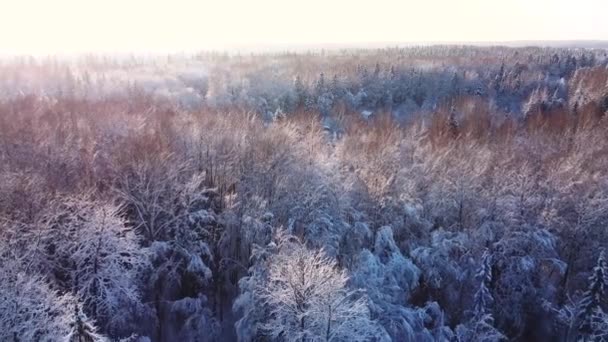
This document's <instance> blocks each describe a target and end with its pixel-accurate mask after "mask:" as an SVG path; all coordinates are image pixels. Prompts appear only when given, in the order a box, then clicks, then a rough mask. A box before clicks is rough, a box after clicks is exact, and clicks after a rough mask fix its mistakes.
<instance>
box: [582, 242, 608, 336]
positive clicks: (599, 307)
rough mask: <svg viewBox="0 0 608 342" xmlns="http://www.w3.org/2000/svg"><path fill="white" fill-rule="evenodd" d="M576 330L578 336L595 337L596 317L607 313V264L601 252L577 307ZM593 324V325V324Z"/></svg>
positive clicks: (603, 253)
mask: <svg viewBox="0 0 608 342" xmlns="http://www.w3.org/2000/svg"><path fill="white" fill-rule="evenodd" d="M577 311H578V313H577V324H576V325H577V329H578V333H579V336H589V335H596V334H597V332H596V331H594V330H595V329H597V328H598V325H597V319H598V317H604V319H605V314H604V313H605V312H606V311H608V264H607V263H606V255H605V252H604V251H602V252H601V253H600V255H599V257H598V259H597V264H596V265H595V267H594V268H593V271H592V272H591V275H590V276H589V287H588V289H587V291H585V293H584V294H583V298H582V299H581V300H580V302H579V305H578V310H577ZM594 322H595V323H594Z"/></svg>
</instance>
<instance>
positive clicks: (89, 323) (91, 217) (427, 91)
mask: <svg viewBox="0 0 608 342" xmlns="http://www.w3.org/2000/svg"><path fill="white" fill-rule="evenodd" d="M607 64H608V56H607V51H606V50H601V49H595V50H594V49H566V48H563V49H556V48H534V47H530V48H506V47H485V48H481V47H465V46H434V47H410V48H391V49H382V50H344V51H316V52H309V53H281V54H227V53H203V54H198V55H171V56H113V57H109V56H79V57H73V58H57V57H46V58H40V57H38V58H32V57H15V58H5V59H4V60H2V61H0V340H1V341H20V342H22V341H79V342H82V341H86V342H93V341H115V340H116V341H118V340H120V341H139V342H144V341H232V340H234V341H307V342H308V341H458V342H467V341H507V340H508V341H608V293H607V292H608V261H607V259H606V258H607V256H606V255H605V254H604V252H603V250H604V248H606V247H608V229H607V228H608V139H607V138H608V114H607V110H608V68H607Z"/></svg>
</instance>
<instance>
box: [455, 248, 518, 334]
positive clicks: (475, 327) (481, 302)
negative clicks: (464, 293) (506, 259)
mask: <svg viewBox="0 0 608 342" xmlns="http://www.w3.org/2000/svg"><path fill="white" fill-rule="evenodd" d="M475 278H476V279H477V280H478V281H479V288H478V289H477V291H476V292H475V294H474V296H473V309H472V313H471V318H470V320H469V322H468V323H466V324H464V325H459V326H458V327H456V336H457V337H456V340H457V341H486V342H490V341H504V340H506V337H505V336H504V335H503V334H502V333H501V332H500V331H498V330H497V329H496V328H495V327H494V316H493V314H492V306H493V304H494V299H493V298H492V294H491V293H490V290H489V289H488V286H489V285H490V282H491V281H492V256H491V254H490V253H489V252H488V251H487V250H486V251H484V253H483V255H482V256H481V265H480V266H479V269H478V270H477V274H476V275H475Z"/></svg>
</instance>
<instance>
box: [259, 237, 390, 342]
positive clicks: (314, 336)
mask: <svg viewBox="0 0 608 342" xmlns="http://www.w3.org/2000/svg"><path fill="white" fill-rule="evenodd" d="M267 262H268V267H269V269H268V273H267V277H265V278H262V279H258V280H263V281H260V282H259V283H256V284H255V285H254V288H253V293H252V295H254V296H256V297H257V298H258V301H259V302H260V303H261V304H262V305H263V307H267V309H268V313H269V316H268V317H266V318H265V319H264V320H263V321H261V322H260V327H261V328H262V330H263V331H264V332H265V333H266V334H267V335H268V336H270V337H271V338H273V339H276V340H284V341H310V340H312V341H317V340H318V341H344V340H349V341H369V340H373V339H382V338H385V335H384V334H383V330H382V329H381V328H380V327H379V326H378V325H377V323H376V322H375V321H373V320H372V319H371V318H370V313H369V309H368V307H367V298H366V296H365V294H364V293H363V292H361V291H357V290H351V289H349V288H348V287H347V282H348V276H347V275H346V272H345V271H343V270H339V269H338V267H337V263H336V262H335V261H334V260H332V259H331V258H329V257H328V256H326V255H325V253H323V252H322V251H314V250H309V249H308V248H306V247H305V246H304V245H303V244H301V243H300V242H299V241H297V240H296V239H294V238H289V239H282V241H281V243H280V245H278V249H277V253H276V254H273V255H272V256H270V258H269V259H268V261H267Z"/></svg>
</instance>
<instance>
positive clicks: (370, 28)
mask: <svg viewBox="0 0 608 342" xmlns="http://www.w3.org/2000/svg"><path fill="white" fill-rule="evenodd" d="M607 16H608V0H576V1H572V0H417V1H414V0H400V1H399V0H370V1H357V0H300V1H291V0H218V1H209V0H200V1H195V0H157V1H155V0H97V1H93V0H0V52H3V53H34V54H37V53H45V54H46V53H72V52H88V51H116V52H129V51H133V52H147V51H150V52H157V51H162V52H164V51H178V50H188V51H190V50H198V49H210V48H222V47H224V46H230V45H241V44H245V45H254V44H264V45H272V44H291V45H309V44H327V43H339V44H358V43H370V42H372V43H373V42H376V43H378V42H424V41H442V42H450V41H458V42H463V41H494V42H498V41H512V40H573V39H594V40H595V39H598V40H608V20H607V19H606V18H607Z"/></svg>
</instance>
